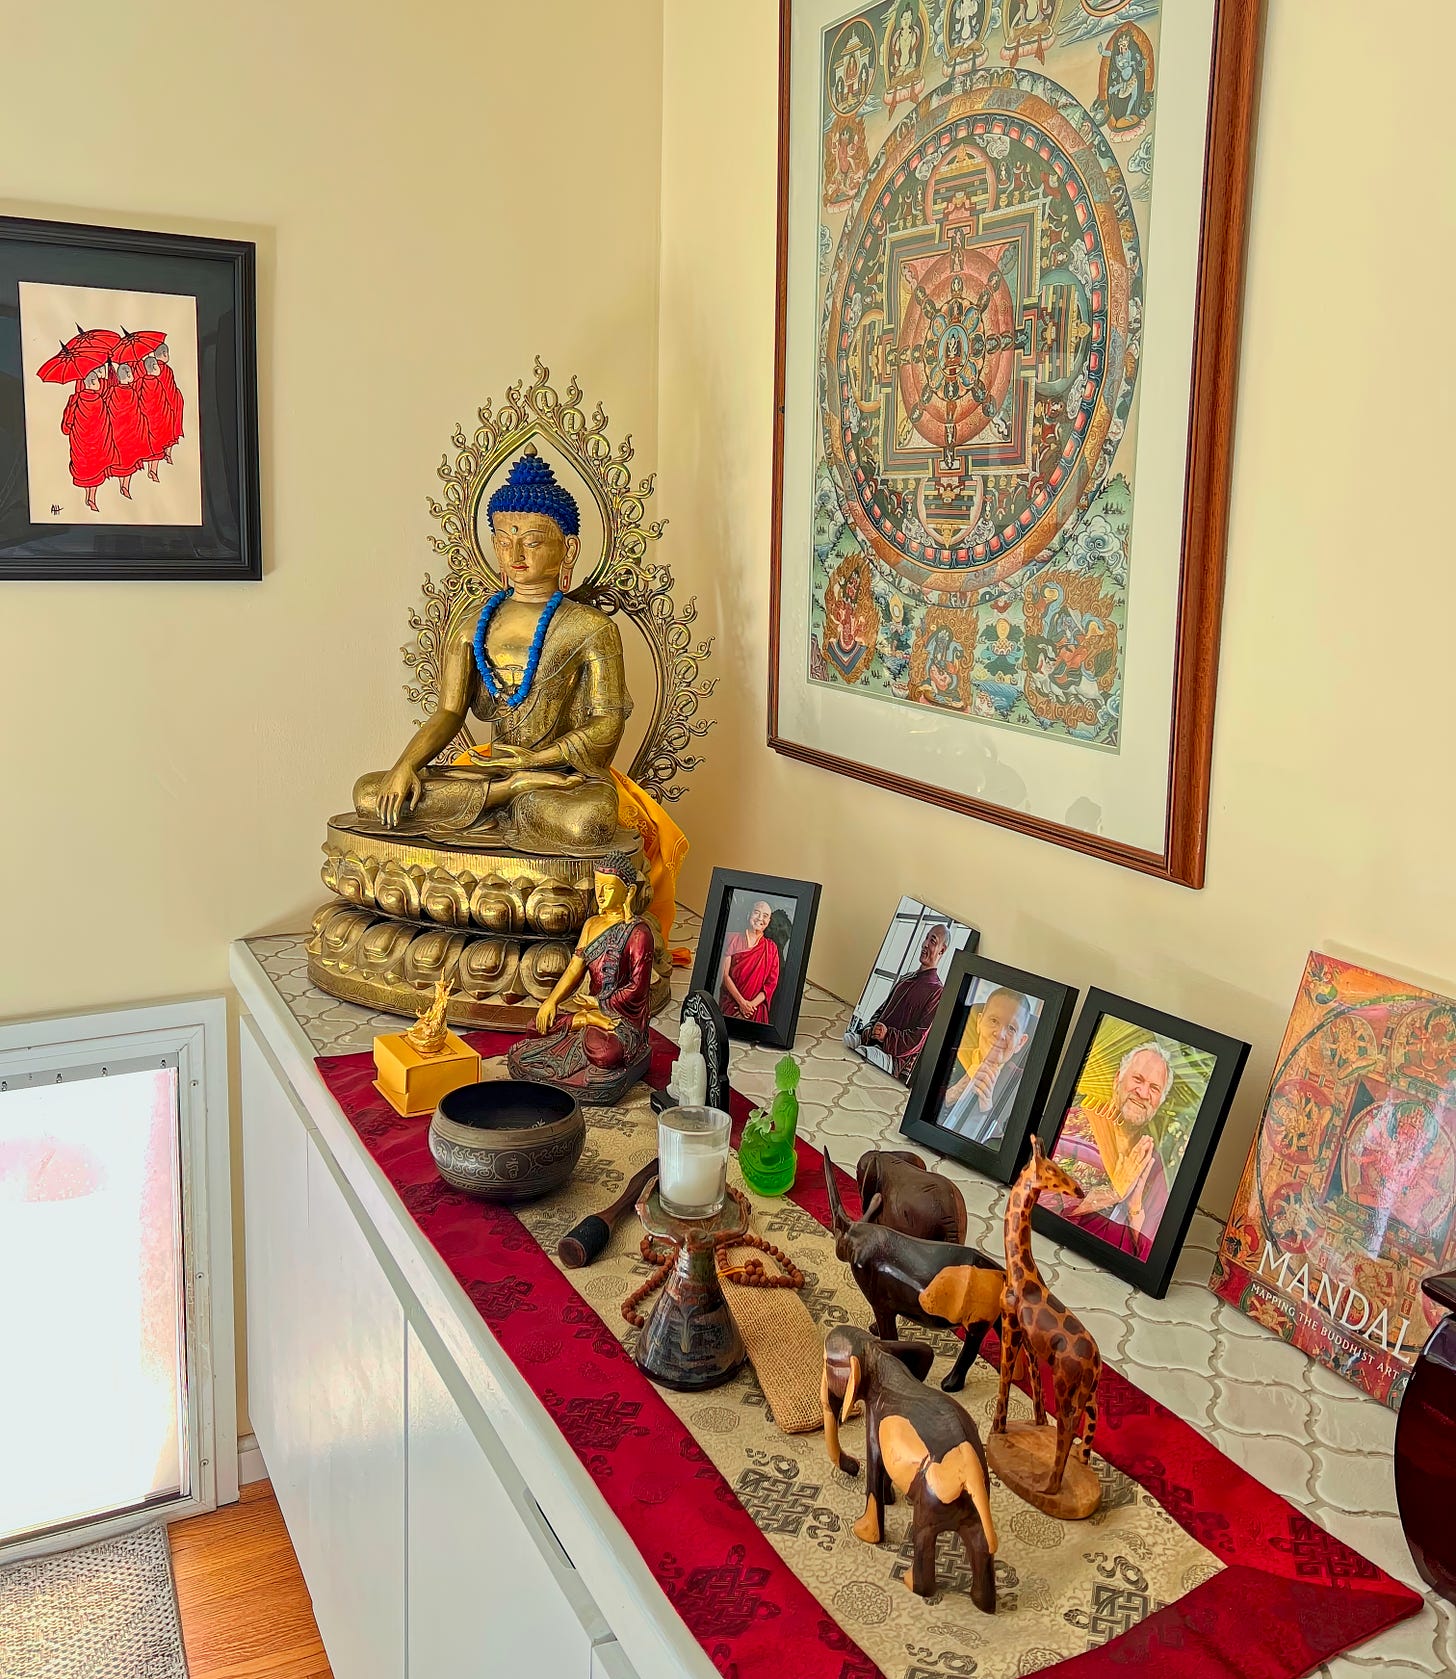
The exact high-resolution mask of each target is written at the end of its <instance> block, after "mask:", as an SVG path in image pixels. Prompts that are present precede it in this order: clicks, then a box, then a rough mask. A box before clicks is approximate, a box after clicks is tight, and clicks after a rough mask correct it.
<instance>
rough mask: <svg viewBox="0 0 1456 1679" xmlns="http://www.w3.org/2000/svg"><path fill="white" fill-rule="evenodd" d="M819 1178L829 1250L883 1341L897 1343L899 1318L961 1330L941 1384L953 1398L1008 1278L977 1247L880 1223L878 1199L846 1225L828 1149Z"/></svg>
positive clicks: (995, 1313) (997, 1307) (997, 1308)
mask: <svg viewBox="0 0 1456 1679" xmlns="http://www.w3.org/2000/svg"><path fill="white" fill-rule="evenodd" d="M928 1175H929V1174H927V1176H928ZM824 1180H825V1183H826V1184H827V1186H828V1190H829V1210H830V1214H831V1216H832V1218H833V1224H834V1251H835V1253H836V1255H837V1256H838V1257H839V1258H840V1259H842V1260H843V1261H844V1262H845V1264H846V1265H848V1266H849V1269H850V1272H851V1274H852V1275H853V1277H854V1280H855V1282H856V1283H858V1284H859V1288H860V1292H861V1293H862V1294H863V1295H864V1297H865V1299H866V1300H867V1301H869V1304H870V1310H871V1311H872V1312H873V1313H874V1318H875V1334H876V1335H878V1336H879V1338H880V1339H881V1340H882V1341H893V1340H895V1339H896V1338H897V1336H898V1335H899V1320H900V1318H902V1317H905V1318H909V1319H910V1321H911V1322H912V1323H919V1324H924V1325H925V1326H926V1328H928V1329H962V1328H963V1329H964V1330H965V1340H964V1342H963V1343H962V1345H961V1350H960V1353H959V1354H958V1356H957V1358H956V1361H955V1364H954V1365H953V1366H952V1368H951V1371H950V1374H949V1375H948V1376H946V1378H945V1380H944V1381H943V1382H942V1383H941V1384H940V1385H941V1387H942V1388H943V1389H944V1390H945V1392H947V1393H959V1392H960V1390H961V1389H962V1388H963V1387H964V1386H965V1385H966V1372H967V1371H968V1370H969V1369H970V1367H971V1364H972V1363H973V1362H974V1360H975V1357H976V1354H977V1353H978V1352H979V1351H980V1350H981V1342H982V1340H983V1339H984V1337H985V1334H986V1331H987V1330H988V1329H989V1328H990V1327H991V1325H992V1324H993V1323H996V1322H998V1321H999V1320H1000V1317H1001V1292H1002V1288H1003V1287H1004V1285H1005V1282H1006V1277H1005V1273H1004V1272H1003V1271H1002V1269H1001V1267H1000V1265H998V1264H997V1262H996V1261H995V1260H994V1259H991V1258H988V1257H987V1255H985V1254H984V1253H982V1252H981V1250H980V1249H979V1248H967V1247H962V1246H960V1245H959V1244H958V1243H955V1242H927V1241H923V1240H922V1239H921V1238H919V1237H917V1236H906V1235H904V1234H903V1233H902V1232H901V1231H899V1230H892V1229H891V1228H890V1227H889V1226H888V1225H886V1224H881V1223H880V1222H879V1221H878V1214H879V1211H880V1207H881V1204H882V1201H881V1196H880V1195H879V1194H875V1195H872V1196H871V1197H870V1199H869V1201H868V1202H866V1203H865V1208H864V1212H863V1214H862V1215H861V1217H860V1218H858V1219H857V1220H855V1221H854V1222H851V1221H850V1219H849V1216H848V1215H847V1214H846V1213H845V1210H844V1204H843V1202H841V1200H840V1199H839V1186H838V1184H836V1182H835V1181H834V1163H833V1162H832V1161H831V1160H830V1158H829V1150H828V1149H825V1151H824Z"/></svg>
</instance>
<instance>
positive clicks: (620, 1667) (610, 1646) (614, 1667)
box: [591, 1638, 637, 1679]
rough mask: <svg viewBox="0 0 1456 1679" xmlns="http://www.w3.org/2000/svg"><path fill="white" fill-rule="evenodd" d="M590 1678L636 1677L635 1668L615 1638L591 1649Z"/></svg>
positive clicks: (617, 1678) (625, 1678)
mask: <svg viewBox="0 0 1456 1679" xmlns="http://www.w3.org/2000/svg"><path fill="white" fill-rule="evenodd" d="M591 1679H637V1669H636V1668H635V1667H633V1665H632V1664H631V1662H629V1661H628V1660H627V1657H626V1654H625V1652H624V1651H623V1649H622V1646H621V1645H620V1644H619V1643H618V1642H617V1641H616V1639H615V1638H612V1639H609V1640H608V1641H607V1642H606V1643H605V1644H598V1645H597V1646H596V1648H595V1649H594V1650H593V1651H592V1670H591Z"/></svg>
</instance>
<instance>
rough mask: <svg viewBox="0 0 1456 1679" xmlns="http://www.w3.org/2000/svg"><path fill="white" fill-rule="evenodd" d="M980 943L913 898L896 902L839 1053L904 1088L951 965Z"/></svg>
mask: <svg viewBox="0 0 1456 1679" xmlns="http://www.w3.org/2000/svg"><path fill="white" fill-rule="evenodd" d="M980 942H981V935H980V934H979V933H978V932H977V931H976V929H975V928H974V927H968V926H967V925H966V924H965V922H964V921H957V920H956V919H955V918H954V916H950V915H942V914H941V912H940V911H939V910H937V909H932V908H931V907H930V905H929V904H922V903H921V902H920V900H919V899H918V898H901V900H900V902H899V905H898V906H897V908H896V910H895V913H894V915H892V916H891V917H890V925H889V927H888V929H887V930H886V932H885V937H884V940H883V942H882V943H881V945H880V950H879V954H878V955H877V956H876V957H875V964H874V966H873V967H872V968H871V969H870V973H869V978H868V979H867V980H866V981H865V987H864V990H863V992H861V994H860V999H859V1002H858V1003H857V1004H856V1005H855V1010H854V1014H853V1015H852V1016H851V1017H850V1022H849V1027H848V1029H847V1030H846V1032H845V1034H844V1042H845V1047H846V1048H848V1049H850V1050H853V1052H854V1053H855V1054H856V1055H862V1056H863V1057H864V1058H865V1060H866V1061H868V1062H869V1063H870V1064H871V1066H874V1067H878V1068H880V1070H881V1071H882V1072H886V1073H890V1074H891V1075H893V1077H895V1078H897V1079H899V1081H900V1083H901V1084H905V1085H908V1084H909V1083H910V1082H911V1081H912V1080H913V1079H914V1077H915V1064H916V1062H917V1061H919V1059H920V1051H921V1050H922V1048H923V1047H924V1045H925V1040H926V1039H927V1038H928V1037H929V1035H930V1028H931V1026H932V1025H933V1024H934V1022H935V1014H936V1010H937V1009H938V1008H939V1007H940V998H941V993H942V991H943V990H944V989H945V976H946V975H947V974H948V973H949V972H950V965H951V963H952V961H954V959H955V956H956V954H957V952H958V951H961V950H974V949H975V948H976V946H977V945H978V944H980Z"/></svg>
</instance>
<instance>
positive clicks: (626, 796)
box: [451, 746, 688, 939]
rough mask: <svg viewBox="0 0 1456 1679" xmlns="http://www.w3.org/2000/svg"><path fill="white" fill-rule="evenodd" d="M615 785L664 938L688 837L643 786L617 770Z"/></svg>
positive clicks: (467, 757) (460, 758)
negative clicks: (644, 859)
mask: <svg viewBox="0 0 1456 1679" xmlns="http://www.w3.org/2000/svg"><path fill="white" fill-rule="evenodd" d="M489 753H490V748H489V747H488V746H478V747H476V749H475V751H474V753H473V754H472V753H469V752H461V753H459V754H457V756H456V757H455V758H454V759H452V760H451V761H452V762H453V763H455V764H459V765H468V764H470V763H472V762H477V761H478V760H479V759H481V758H484V757H488V756H489ZM611 774H612V780H613V781H614V782H616V784H617V819H618V821H619V822H621V824H622V826H623V827H624V828H630V829H631V830H632V832H633V833H634V834H636V835H637V836H638V838H639V839H640V840H641V841H642V849H643V851H644V852H645V853H646V856H647V884H648V888H649V893H648V896H649V904H648V907H649V908H650V909H651V911H652V913H653V915H655V916H656V917H657V924H658V926H659V927H661V929H662V936H663V938H664V939H666V938H669V937H671V935H672V924H673V921H674V919H675V918H676V915H677V877H678V873H679V871H680V870H681V869H682V866H683V859H684V858H685V857H686V856H687V854H688V837H687V835H686V834H685V833H684V832H683V831H682V829H681V828H679V827H678V825H677V823H676V822H674V821H673V819H672V818H671V817H670V816H669V815H668V814H667V812H666V811H665V810H664V809H663V808H662V806H661V805H660V804H659V803H658V802H657V800H656V799H654V798H653V797H652V795H651V794H650V793H649V792H648V791H647V789H646V788H645V787H639V786H638V785H637V783H636V782H635V781H633V780H632V778H631V777H630V776H626V775H623V774H622V772H621V771H620V770H615V769H614V770H613V771H612V772H611Z"/></svg>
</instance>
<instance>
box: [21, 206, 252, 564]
mask: <svg viewBox="0 0 1456 1679" xmlns="http://www.w3.org/2000/svg"><path fill="white" fill-rule="evenodd" d="M254 266H255V256H254V247H253V246H252V245H251V244H248V243H246V242H244V241H239V240H226V239H202V238H195V237H192V236H184V235H180V234H167V233H149V232H140V231H131V230H125V229H120V228H109V227H84V226H79V225H73V224H71V223H66V222H44V221H30V220H26V219H22V218H19V217H0V579H4V578H7V577H10V578H47V579H50V578H87V579H102V578H117V579H121V578H157V579H162V578H166V579H179V578H193V579H200V578H215V579H226V578H233V579H248V580H252V579H256V578H258V577H260V576H261V575H262V560H261V542H260V535H259V489H258V419H257V408H258V396H257V380H258V374H257V351H256V347H255V328H254Z"/></svg>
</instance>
